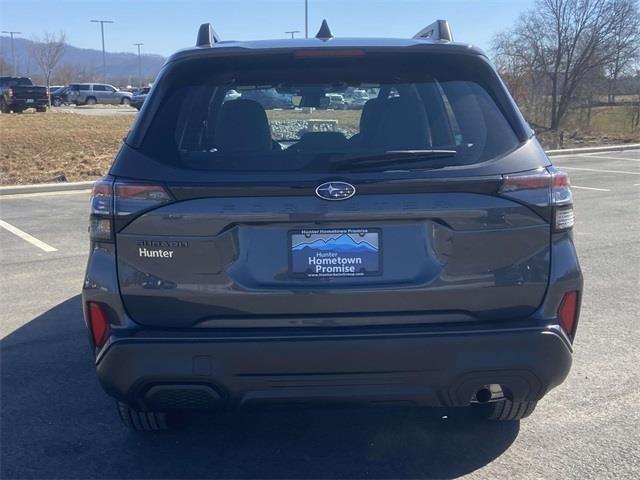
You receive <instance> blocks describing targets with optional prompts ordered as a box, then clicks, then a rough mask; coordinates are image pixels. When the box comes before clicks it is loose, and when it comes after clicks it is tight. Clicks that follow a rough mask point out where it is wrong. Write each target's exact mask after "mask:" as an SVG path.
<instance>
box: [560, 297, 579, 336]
mask: <svg viewBox="0 0 640 480" xmlns="http://www.w3.org/2000/svg"><path fill="white" fill-rule="evenodd" d="M577 314H578V292H576V291H573V292H567V293H565V294H564V297H562V302H560V307H559V308H558V321H559V322H560V326H561V327H562V329H563V330H564V331H565V333H566V334H567V335H568V336H569V337H570V338H573V336H574V334H575V328H576V320H577V318H576V317H577Z"/></svg>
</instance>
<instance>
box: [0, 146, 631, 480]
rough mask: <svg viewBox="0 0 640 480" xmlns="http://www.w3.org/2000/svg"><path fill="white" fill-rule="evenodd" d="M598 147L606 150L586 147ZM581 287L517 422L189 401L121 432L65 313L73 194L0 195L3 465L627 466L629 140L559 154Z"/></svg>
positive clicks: (52, 473)
mask: <svg viewBox="0 0 640 480" xmlns="http://www.w3.org/2000/svg"><path fill="white" fill-rule="evenodd" d="M601 156H605V157H609V158H599V157H601ZM555 162H556V163H557V164H558V165H561V166H563V167H566V169H567V171H568V172H570V174H571V177H572V182H573V184H574V185H575V192H574V193H575V200H576V211H577V226H576V242H577V245H578V249H579V253H580V256H581V260H582V265H583V268H584V275H585V299H584V305H583V311H582V317H581V322H580V328H579V332H578V337H577V340H576V354H575V361H574V368H573V371H572V373H571V374H570V376H569V378H568V380H567V382H566V383H565V384H564V385H562V386H561V387H559V388H557V389H556V390H554V391H553V392H551V393H550V394H549V395H548V396H547V397H546V398H545V399H544V400H543V401H542V402H541V404H540V406H539V408H538V410H537V411H536V413H535V414H534V415H533V416H532V417H531V418H529V419H527V420H525V421H523V422H521V423H520V424H518V423H511V424H495V423H490V422H485V421H479V420H474V419H472V418H470V417H469V415H468V414H467V413H466V412H464V411H447V410H440V409H432V410H422V411H420V410H410V409H391V408H387V409H377V408H376V409H373V408H371V409H363V410H317V409H316V410H312V409H311V410H310V409H306V410H304V409H295V410H294V409H290V408H289V409H285V408H281V409H277V410H268V411H265V410H262V411H252V412H246V413H241V414H227V415H202V416H199V417H196V418H195V419H193V420H192V421H191V422H190V423H188V424H187V425H186V426H185V429H184V430H182V431H179V432H172V433H166V434H164V433H163V434H159V435H136V434H132V433H129V432H128V431H127V430H125V429H124V428H123V427H121V426H120V425H119V423H118V420H117V418H116V414H115V410H114V405H113V403H112V402H111V401H110V400H109V399H108V398H107V397H106V396H105V395H104V394H103V393H102V391H101V390H100V388H99V386H98V384H97V381H96V379H95V375H94V372H93V367H92V364H91V363H92V362H91V354H90V352H89V348H88V346H87V341H86V334H85V331H84V327H83V324H82V319H81V315H80V302H79V298H78V292H79V290H80V285H81V282H82V273H83V269H84V263H85V260H86V255H87V234H86V214H87V211H86V210H87V198H88V194H87V193H86V192H85V193H74V194H64V195H36V196H22V197H10V198H4V199H2V200H0V219H1V220H3V221H5V222H8V223H9V224H10V225H13V226H15V227H17V228H19V229H21V230H22V231H24V232H26V233H28V234H30V235H31V236H32V237H34V238H35V239H37V240H40V241H41V242H44V243H45V244H46V245H48V246H50V247H52V248H55V249H56V250H55V251H49V252H46V251H44V250H42V249H41V248H40V247H42V245H41V246H40V247H38V246H36V245H33V244H32V243H29V242H28V241H26V240H25V239H23V238H21V237H18V236H17V235H15V234H14V233H10V232H9V231H6V230H5V229H3V228H0V242H1V245H2V248H1V258H0V265H1V268H2V275H1V277H2V278H1V282H2V284H1V291H0V302H1V305H2V326H1V328H2V330H1V336H2V338H3V340H2V344H1V361H2V373H1V374H2V382H1V386H2V392H1V395H2V396H1V400H2V419H1V422H2V423H1V430H2V431H1V433H0V435H1V437H0V441H1V442H0V443H1V454H2V457H1V464H2V465H1V469H2V470H1V472H0V476H1V477H2V478H15V477H25V478H88V477H96V478H151V477H153V478H158V477H164V478H168V477H170V478H202V477H224V478H229V477H236V478H252V477H262V478H281V477H289V478H292V477H295V478H308V477H315V478H318V477H322V478H344V477H350V478H362V477H372V478H428V477H437V478H449V477H458V476H463V475H466V474H468V475H469V476H470V477H471V478H508V479H513V478H542V477H544V478H576V479H582V478H597V479H601V478H638V476H639V475H640V456H639V455H638V452H639V451H640V434H639V431H640V430H639V428H638V427H639V426H640V379H639V377H640V353H639V352H640V349H639V348H638V346H639V345H640V334H639V332H640V329H639V324H638V310H639V309H640V298H639V296H640V293H639V292H640V213H639V212H640V209H639V206H640V151H634V152H624V153H615V154H614V153H611V154H604V155H599V156H596V155H588V156H581V157H575V156H573V157H561V158H557V159H556V160H555Z"/></svg>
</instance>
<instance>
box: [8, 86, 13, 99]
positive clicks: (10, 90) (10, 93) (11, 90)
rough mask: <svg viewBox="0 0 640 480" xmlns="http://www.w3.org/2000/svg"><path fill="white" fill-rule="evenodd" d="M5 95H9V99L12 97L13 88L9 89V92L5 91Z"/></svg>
mask: <svg viewBox="0 0 640 480" xmlns="http://www.w3.org/2000/svg"><path fill="white" fill-rule="evenodd" d="M7 95H9V96H10V97H13V88H10V89H9V90H7Z"/></svg>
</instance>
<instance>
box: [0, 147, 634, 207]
mask: <svg viewBox="0 0 640 480" xmlns="http://www.w3.org/2000/svg"><path fill="white" fill-rule="evenodd" d="M638 149H640V143H630V144H627V145H608V146H606V147H585V148H567V149H564V150H562V149H561V150H547V152H546V153H547V155H549V156H550V157H553V156H556V155H577V154H580V153H605V152H624V151H626V150H638ZM91 187H93V181H88V182H64V183H63V182H59V183H37V184H34V185H7V186H4V187H0V197H1V196H3V195H19V194H21V193H45V192H46V193H48V192H64V191H73V190H87V189H90V188H91Z"/></svg>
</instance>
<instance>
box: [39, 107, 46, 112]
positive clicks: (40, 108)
mask: <svg viewBox="0 0 640 480" xmlns="http://www.w3.org/2000/svg"><path fill="white" fill-rule="evenodd" d="M46 111H47V107H38V108H36V112H40V113H44V112H46Z"/></svg>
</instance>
